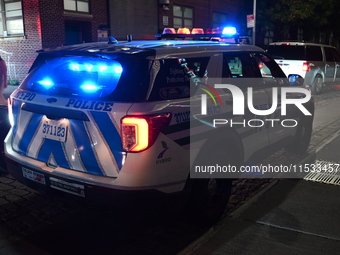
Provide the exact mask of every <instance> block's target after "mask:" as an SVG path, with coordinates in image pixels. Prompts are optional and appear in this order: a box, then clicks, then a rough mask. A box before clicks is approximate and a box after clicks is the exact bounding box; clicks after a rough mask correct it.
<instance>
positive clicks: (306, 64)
mask: <svg viewBox="0 0 340 255" xmlns="http://www.w3.org/2000/svg"><path fill="white" fill-rule="evenodd" d="M302 71H304V72H309V71H310V64H309V63H307V62H305V63H303V66H302Z"/></svg>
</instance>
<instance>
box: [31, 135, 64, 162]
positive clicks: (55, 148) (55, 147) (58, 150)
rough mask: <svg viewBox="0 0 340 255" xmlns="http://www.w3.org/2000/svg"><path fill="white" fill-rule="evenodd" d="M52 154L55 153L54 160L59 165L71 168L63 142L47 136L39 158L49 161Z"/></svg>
mask: <svg viewBox="0 0 340 255" xmlns="http://www.w3.org/2000/svg"><path fill="white" fill-rule="evenodd" d="M51 154H52V155H53V157H54V160H55V161H56V163H57V164H58V166H61V167H65V168H70V166H69V164H68V162H67V159H66V156H65V151H64V149H63V146H62V143H61V142H59V141H55V140H51V139H46V138H45V139H44V142H43V144H42V146H41V148H40V151H39V153H38V158H37V159H38V160H40V161H43V162H49V159H50V157H51Z"/></svg>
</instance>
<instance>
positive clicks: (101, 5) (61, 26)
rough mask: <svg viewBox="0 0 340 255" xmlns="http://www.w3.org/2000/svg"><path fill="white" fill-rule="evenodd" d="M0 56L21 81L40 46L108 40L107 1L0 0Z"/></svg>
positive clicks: (9, 70) (13, 74)
mask: <svg viewBox="0 0 340 255" xmlns="http://www.w3.org/2000/svg"><path fill="white" fill-rule="evenodd" d="M0 9H1V15H2V17H1V19H0V56H1V57H2V58H3V59H4V60H5V61H6V62H7V66H8V78H9V80H10V82H13V81H19V82H20V81H22V80H23V78H24V77H25V76H26V75H27V72H28V70H29V68H30V67H31V65H32V63H33V61H34V59H35V57H36V56H37V53H36V51H37V50H39V49H41V48H50V47H57V46H61V45H70V44H75V43H83V42H93V41H98V40H102V39H103V38H104V37H105V40H106V39H107V33H108V12H107V9H108V8H107V0H92V1H91V0H0Z"/></svg>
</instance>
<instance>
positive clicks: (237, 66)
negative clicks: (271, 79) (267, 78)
mask: <svg viewBox="0 0 340 255" xmlns="http://www.w3.org/2000/svg"><path fill="white" fill-rule="evenodd" d="M222 76H223V78H255V77H259V75H258V73H257V72H256V68H255V65H254V63H253V60H252V58H251V56H250V53H224V54H223V72H222Z"/></svg>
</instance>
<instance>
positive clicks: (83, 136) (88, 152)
mask: <svg viewBox="0 0 340 255" xmlns="http://www.w3.org/2000/svg"><path fill="white" fill-rule="evenodd" d="M70 126H71V129H72V133H73V136H74V139H75V141H76V144H77V147H78V148H79V154H80V157H81V159H82V161H83V163H84V166H85V168H86V170H87V172H89V173H92V174H97V175H103V172H102V170H101V169H100V167H99V165H98V162H97V159H96V157H95V154H94V152H93V150H92V144H91V141H90V140H89V137H88V134H87V132H86V129H85V126H84V123H83V122H82V121H80V120H70Z"/></svg>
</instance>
